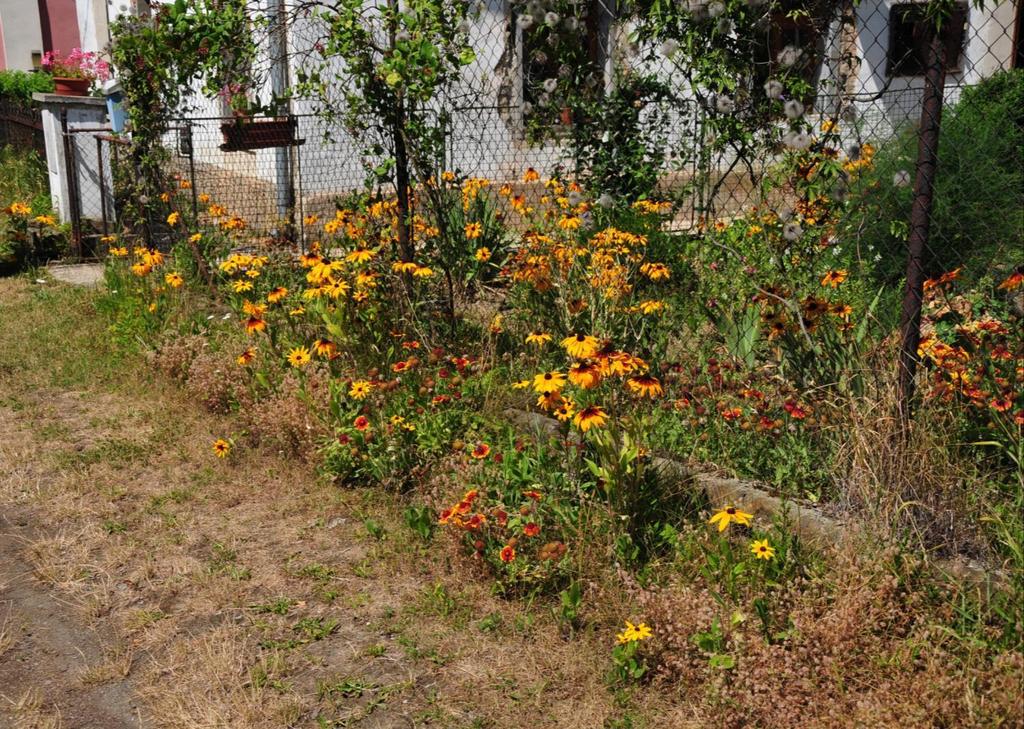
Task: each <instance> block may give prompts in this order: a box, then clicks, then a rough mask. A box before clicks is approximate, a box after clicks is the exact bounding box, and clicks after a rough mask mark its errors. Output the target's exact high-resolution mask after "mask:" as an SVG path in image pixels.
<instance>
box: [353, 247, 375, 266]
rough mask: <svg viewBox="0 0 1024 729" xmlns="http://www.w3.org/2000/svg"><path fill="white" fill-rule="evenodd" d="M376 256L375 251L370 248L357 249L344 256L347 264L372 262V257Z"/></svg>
mask: <svg viewBox="0 0 1024 729" xmlns="http://www.w3.org/2000/svg"><path fill="white" fill-rule="evenodd" d="M376 255H377V251H375V250H373V249H372V248H357V249H355V250H354V251H352V252H351V253H349V254H348V255H347V256H345V260H346V261H348V262H349V263H367V262H368V261H371V260H373V257H374V256H376Z"/></svg>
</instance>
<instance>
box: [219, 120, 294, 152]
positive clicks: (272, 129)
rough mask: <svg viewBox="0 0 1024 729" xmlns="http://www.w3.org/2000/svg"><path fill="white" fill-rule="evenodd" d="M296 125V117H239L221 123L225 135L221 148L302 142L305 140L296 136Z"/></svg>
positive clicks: (242, 147)
mask: <svg viewBox="0 0 1024 729" xmlns="http://www.w3.org/2000/svg"><path fill="white" fill-rule="evenodd" d="M296 126H297V124H296V120H295V119H294V118H287V119H251V118H244V117H239V118H237V119H235V120H234V121H231V122H225V123H224V124H221V125H220V131H221V134H222V135H223V136H224V144H222V145H220V148H221V150H223V151H225V152H239V151H243V150H251V149H268V148H271V147H291V146H293V145H297V144H302V142H303V140H301V139H296V138H295V131H296Z"/></svg>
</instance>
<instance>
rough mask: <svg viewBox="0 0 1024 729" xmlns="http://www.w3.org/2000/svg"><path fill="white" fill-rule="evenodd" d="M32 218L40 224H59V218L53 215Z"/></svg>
mask: <svg viewBox="0 0 1024 729" xmlns="http://www.w3.org/2000/svg"><path fill="white" fill-rule="evenodd" d="M32 220H34V221H35V222H37V223H39V224H40V225H49V226H54V225H56V224H57V219H56V218H55V217H53V216H52V215H37V216H36V217H34V218H32Z"/></svg>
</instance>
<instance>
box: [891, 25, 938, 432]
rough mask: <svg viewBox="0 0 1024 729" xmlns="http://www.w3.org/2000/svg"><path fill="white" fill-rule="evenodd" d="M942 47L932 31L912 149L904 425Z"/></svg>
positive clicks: (903, 326) (916, 337) (902, 369)
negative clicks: (914, 150) (914, 149)
mask: <svg viewBox="0 0 1024 729" xmlns="http://www.w3.org/2000/svg"><path fill="white" fill-rule="evenodd" d="M945 55H946V53H945V43H944V42H943V35H942V32H941V31H940V30H939V29H937V28H936V29H934V30H933V32H932V38H931V43H930V44H929V49H928V68H927V72H926V74H925V81H924V99H923V101H922V104H921V126H920V131H919V136H918V145H917V170H916V178H915V180H914V201H913V206H912V207H911V210H910V235H909V237H908V239H907V283H906V289H905V291H904V294H903V308H902V311H901V314H900V333H901V336H902V347H901V349H900V356H899V392H898V397H899V409H900V416H901V418H902V420H903V422H904V423H906V422H907V420H908V419H909V418H910V413H911V400H912V399H913V397H914V374H915V373H916V371H917V361H918V356H917V347H918V345H919V344H920V342H921V303H922V298H923V295H924V278H925V277H924V261H923V259H924V251H925V248H926V247H927V245H928V231H929V227H930V225H931V212H932V193H933V191H934V188H935V173H936V168H937V167H938V162H939V126H940V123H941V120H942V95H943V89H944V86H945V82H946V59H945Z"/></svg>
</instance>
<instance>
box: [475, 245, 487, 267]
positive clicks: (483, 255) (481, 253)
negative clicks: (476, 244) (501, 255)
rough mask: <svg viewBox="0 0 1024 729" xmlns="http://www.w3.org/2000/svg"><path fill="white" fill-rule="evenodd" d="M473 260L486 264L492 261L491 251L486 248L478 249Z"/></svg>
mask: <svg viewBox="0 0 1024 729" xmlns="http://www.w3.org/2000/svg"><path fill="white" fill-rule="evenodd" d="M473 258H475V259H476V260H478V261H480V263H485V262H487V261H489V260H491V249H490V248H488V247H486V246H484V247H482V248H477V249H476V253H474V254H473Z"/></svg>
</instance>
